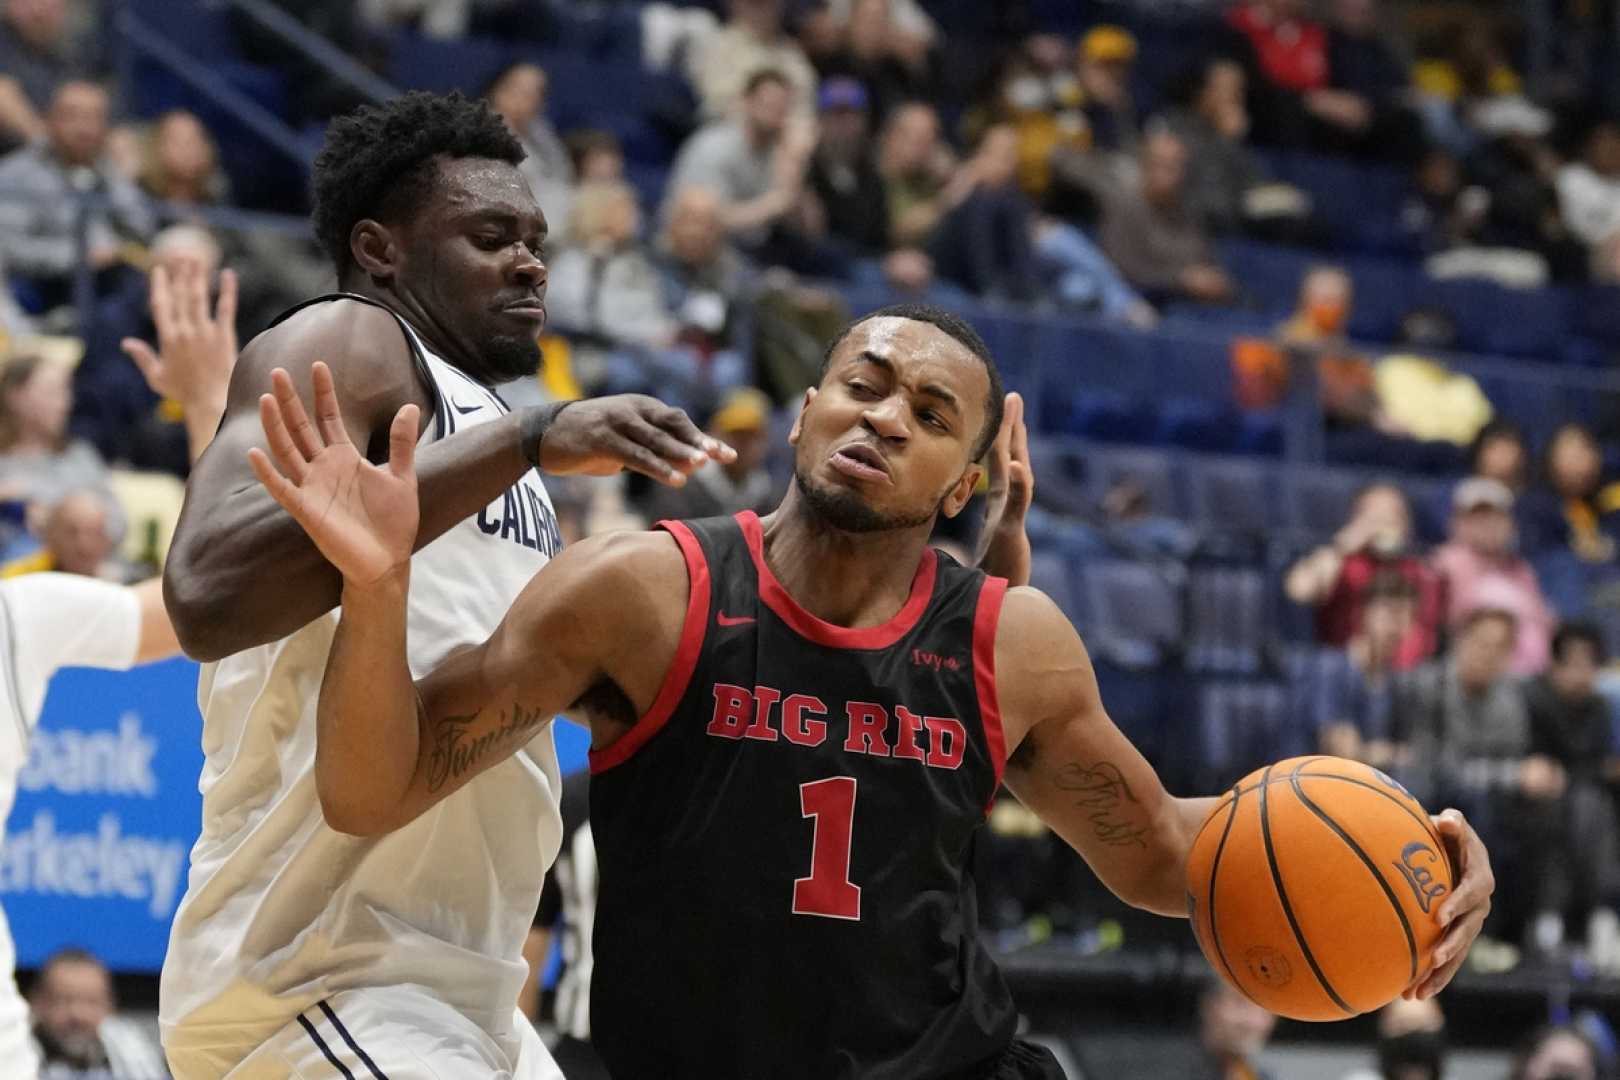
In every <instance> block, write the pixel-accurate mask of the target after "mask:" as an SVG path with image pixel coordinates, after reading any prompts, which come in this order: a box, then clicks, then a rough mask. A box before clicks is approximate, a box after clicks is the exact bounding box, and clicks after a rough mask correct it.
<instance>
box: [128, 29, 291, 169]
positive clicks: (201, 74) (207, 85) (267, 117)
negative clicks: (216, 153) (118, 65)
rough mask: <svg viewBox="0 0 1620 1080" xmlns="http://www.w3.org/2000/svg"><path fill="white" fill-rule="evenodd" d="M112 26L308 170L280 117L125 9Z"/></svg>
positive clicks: (137, 47) (140, 50)
mask: <svg viewBox="0 0 1620 1080" xmlns="http://www.w3.org/2000/svg"><path fill="white" fill-rule="evenodd" d="M115 25H116V26H117V28H118V33H119V34H120V36H122V37H123V39H124V41H125V42H127V43H128V45H129V46H130V47H131V48H133V49H135V50H136V51H138V52H140V53H142V54H144V55H146V56H149V57H151V58H152V59H153V60H155V61H157V62H158V63H160V64H162V65H163V66H164V67H165V68H167V69H168V70H169V71H171V72H172V73H173V74H174V75H175V76H176V77H177V78H179V79H180V80H181V81H183V82H184V83H186V84H187V85H188V86H190V87H191V88H192V89H194V90H196V91H198V92H199V93H201V94H203V95H204V96H206V97H208V98H210V99H212V100H213V101H214V102H216V103H217V104H218V105H219V106H220V107H222V108H224V109H225V110H227V111H228V112H230V113H231V114H233V115H234V116H235V117H236V119H238V120H240V121H241V122H242V124H243V125H244V126H245V127H247V128H248V129H249V130H250V131H252V132H253V134H255V135H257V136H258V137H259V138H261V139H263V140H264V141H265V142H267V143H269V144H270V145H271V146H273V147H275V148H276V149H277V150H279V151H280V152H281V153H283V154H285V155H286V156H287V157H288V158H290V159H292V160H293V161H295V162H297V163H298V164H299V165H300V166H302V167H305V168H308V166H309V164H310V161H311V160H312V159H313V156H314V155H313V154H312V153H311V152H310V149H309V147H308V145H307V144H306V143H305V142H304V141H303V140H301V139H300V138H299V137H298V133H297V132H295V131H294V130H293V129H292V128H291V127H289V126H288V125H287V124H286V123H285V122H284V121H283V120H282V119H281V118H280V117H278V116H276V115H275V114H274V113H272V112H271V111H270V110H269V109H266V108H265V107H264V106H263V105H260V104H259V103H258V102H257V101H254V100H253V99H252V98H250V97H248V96H247V95H246V94H244V93H242V91H240V90H238V89H237V88H236V87H234V86H232V85H231V84H230V83H228V82H226V81H225V80H224V79H222V78H220V76H218V75H216V74H214V72H212V71H210V70H209V69H208V67H207V66H206V65H204V64H202V63H200V62H199V61H198V60H197V58H196V57H193V56H191V55H189V54H188V53H186V52H185V51H184V50H182V49H180V48H177V47H176V46H175V45H174V44H173V43H172V42H170V41H169V40H168V39H167V38H165V37H164V36H163V35H162V34H159V33H158V32H157V31H156V30H154V29H152V27H150V26H149V25H147V24H146V22H145V21H143V20H142V19H141V18H140V17H139V16H138V15H136V14H135V13H134V12H132V11H130V10H128V9H127V8H126V9H124V10H121V11H120V12H119V13H118V17H117V20H116V24H115Z"/></svg>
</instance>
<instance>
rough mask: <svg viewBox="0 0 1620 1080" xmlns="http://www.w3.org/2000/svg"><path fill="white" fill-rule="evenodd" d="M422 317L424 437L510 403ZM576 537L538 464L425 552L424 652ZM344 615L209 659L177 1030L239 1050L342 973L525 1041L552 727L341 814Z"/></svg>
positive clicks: (554, 826) (549, 798) (495, 610)
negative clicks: (453, 355) (516, 746)
mask: <svg viewBox="0 0 1620 1080" xmlns="http://www.w3.org/2000/svg"><path fill="white" fill-rule="evenodd" d="M401 326H405V324H404V323H403V322H402V323H401ZM406 332H407V335H408V336H409V337H410V339H411V344H412V348H413V351H414V352H416V354H417V363H418V365H419V367H420V368H421V369H422V371H423V375H424V377H425V378H427V379H429V380H430V381H431V386H432V390H433V395H434V397H435V410H434V411H435V417H434V423H433V424H431V425H428V426H427V427H428V433H427V434H425V435H424V436H423V442H424V443H426V442H428V441H431V440H432V439H435V438H440V437H443V436H444V435H448V434H453V433H454V432H456V431H458V430H462V429H465V428H468V427H472V426H474V425H477V424H482V423H485V422H487V421H490V420H493V419H495V418H497V417H499V416H501V415H502V414H504V413H505V412H506V411H507V409H506V407H505V405H504V404H503V403H502V402H501V400H500V398H499V397H498V396H497V395H496V394H494V393H493V392H491V391H490V390H489V389H487V388H485V387H484V386H482V385H480V384H478V383H477V382H475V381H473V380H472V379H470V378H468V377H467V376H466V375H463V374H462V373H461V372H460V371H458V370H456V369H455V368H453V367H451V366H450V365H449V364H448V363H446V362H445V361H443V360H441V359H439V358H438V357H437V356H434V355H433V354H431V353H429V352H428V351H427V350H426V349H425V348H423V347H422V343H421V341H420V339H419V338H418V337H417V336H416V334H415V333H414V331H411V330H410V328H409V327H406ZM560 545H561V536H560V534H559V532H558V529H557V523H556V516H555V514H554V513H553V511H552V507H551V501H550V499H549V497H548V496H547V494H546V489H545V487H544V486H543V485H542V484H541V482H540V478H539V475H538V474H537V473H535V472H533V471H531V472H529V473H527V474H525V475H524V477H523V479H522V480H520V481H519V482H518V483H516V484H514V485H513V486H512V487H511V488H510V489H508V490H507V492H506V493H505V494H504V495H502V496H501V497H500V498H499V499H496V500H495V501H494V502H492V503H490V504H489V506H487V507H486V508H485V509H484V510H483V511H481V512H480V513H479V514H477V515H476V516H475V517H472V518H469V519H468V520H466V521H463V522H461V523H460V524H458V525H456V526H455V527H453V528H452V529H450V530H449V531H448V532H446V533H445V534H444V535H442V536H440V537H439V538H438V539H436V540H434V541H433V542H432V543H430V544H428V545H427V546H426V547H424V548H422V549H421V550H420V551H418V552H417V553H416V555H415V556H414V557H413V558H412V560H411V591H410V603H409V623H408V625H409V641H410V666H411V671H412V672H413V673H414V674H415V675H417V676H418V677H420V676H422V675H423V674H426V673H427V672H428V671H429V670H430V669H431V668H432V667H433V666H434V665H435V664H437V663H438V662H439V661H440V660H442V659H443V658H444V656H445V655H446V654H447V653H449V652H451V651H453V650H454V649H456V648H459V647H461V646H464V645H468V644H474V643H478V642H482V641H483V640H485V639H486V638H487V637H488V636H489V635H490V633H491V632H492V631H493V630H494V629H495V627H496V625H497V624H498V623H499V622H500V620H501V618H502V617H503V616H504V615H505V614H506V612H507V609H508V608H509V607H510V606H511V604H512V602H513V600H515V599H516V597H517V595H518V593H519V591H520V590H521V589H522V588H523V586H524V585H525V584H526V583H527V582H528V581H529V579H530V578H532V577H533V576H534V575H535V573H536V572H538V571H539V570H540V568H541V567H542V566H544V565H545V563H546V561H547V559H549V558H550V557H551V555H553V554H554V553H555V552H556V551H557V549H558V547H559V546H560ZM337 618H338V617H337V613H336V612H333V613H331V614H330V615H327V616H324V617H322V618H319V619H316V620H315V621H314V622H312V623H310V624H309V625H307V626H305V627H303V628H302V629H300V630H298V631H297V632H296V633H293V634H292V635H290V636H288V637H286V638H283V639H282V640H280V641H276V642H272V643H271V644H268V645H263V646H260V647H258V648H253V649H249V650H247V651H245V652H241V653H238V654H236V655H234V656H230V657H227V658H226V659H224V660H221V661H219V662H218V663H215V664H209V665H205V666H204V667H203V669H202V676H201V680H200V683H199V687H198V697H199V702H200V707H201V710H202V714H203V751H204V753H205V755H206V762H205V764H204V766H203V773H202V779H201V781H200V786H201V790H202V795H203V820H202V834H201V836H200V837H199V838H198V840H197V844H196V846H195V847H194V848H193V849H192V852H191V872H190V876H189V878H188V880H187V889H186V895H185V898H184V900H183V901H182V902H181V904H180V908H179V911H178V912H177V913H176V915H175V919H174V926H173V929H172V931H171V933H170V938H169V952H168V958H167V960H166V962H165V964H164V967H163V979H162V989H161V1003H160V1011H159V1020H160V1025H161V1027H162V1031H163V1041H164V1045H165V1046H168V1047H171V1048H175V1049H195V1050H202V1049H210V1050H220V1051H223V1052H226V1054H227V1057H229V1058H230V1059H231V1060H239V1056H246V1054H247V1053H248V1052H249V1051H251V1050H252V1048H253V1047H254V1046H256V1045H258V1044H259V1043H260V1042H263V1041H264V1040H266V1039H268V1038H269V1037H270V1036H271V1035H272V1034H274V1033H275V1032H276V1031H277V1030H278V1029H280V1028H281V1027H283V1026H284V1025H286V1024H288V1023H289V1022H291V1021H293V1020H294V1018H295V1017H297V1016H298V1014H299V1013H300V1012H302V1011H303V1010H305V1009H307V1008H310V1007H311V1006H313V1005H314V1004H315V1003H316V1002H318V1001H320V1000H322V999H324V998H326V997H328V996H329V995H331V994H334V993H336V992H338V991H341V990H350V989H356V988H363V987H370V986H415V987H418V988H421V989H423V990H425V991H426V992H428V993H429V994H431V995H432V996H433V997H436V998H438V999H440V1000H442V1001H444V1002H445V1003H447V1004H449V1005H450V1006H452V1007H454V1008H455V1009H456V1010H457V1011H459V1012H461V1013H462V1014H463V1015H465V1016H466V1017H468V1018H469V1019H471V1020H472V1021H473V1022H474V1023H476V1024H478V1025H479V1026H480V1027H481V1028H483V1029H484V1030H485V1031H487V1032H488V1033H489V1034H490V1035H491V1036H492V1037H493V1038H495V1039H496V1041H497V1042H498V1043H499V1044H500V1045H502V1046H503V1047H509V1048H511V1052H512V1054H513V1055H514V1056H515V1054H516V1047H517V1039H516V1035H515V1034H514V1033H513V1028H512V1024H513V1013H514V1006H515V1003H516V1001H517V995H518V990H519V987H520V986H521V985H522V983H523V979H524V975H525V973H526V966H525V964H524V962H523V958H522V946H523V941H524V938H525V935H526V934H527V932H528V929H529V927H530V925H531V923H532V921H533V918H534V913H535V907H536V903H537V901H538V899H539V896H540V886H541V883H542V880H543V878H544V874H545V870H546V868H547V867H548V866H549V865H550V864H551V861H552V859H553V858H554V857H555V856H556V854H557V849H558V846H559V844H560V842H561V834H562V823H561V819H560V816H559V813H558V797H559V793H560V791H561V785H560V781H559V778H558V771H557V756H556V750H555V748H554V745H553V742H552V732H551V728H550V726H549V725H548V726H547V727H546V728H544V729H543V730H542V731H541V733H540V734H538V735H536V736H535V737H534V738H533V739H532V740H531V741H530V742H529V744H528V745H527V746H526V747H525V748H524V749H523V750H522V751H521V752H519V753H517V754H515V755H513V756H512V757H509V758H507V759H506V760H505V761H503V762H501V763H500V764H499V765H497V766H495V767H494V768H492V769H490V770H488V771H487V772H485V773H483V774H481V775H480V776H478V777H476V778H475V779H474V780H473V781H472V782H471V783H469V784H467V785H466V786H465V787H463V788H462V789H461V790H459V791H457V792H456V793H455V794H453V795H451V796H450V797H449V798H447V799H445V800H444V801H442V802H440V803H439V804H438V805H436V806H434V807H433V808H432V809H431V810H429V811H427V812H426V813H425V814H423V815H422V816H421V817H419V818H417V819H416V820H415V821H413V822H411V823H410V824H409V825H407V826H405V827H404V828H402V829H400V830H398V831H396V832H393V833H390V834H388V835H387V836H383V837H379V838H372V839H361V838H356V837H352V836H346V835H344V834H341V833H337V832H334V831H333V830H332V829H330V828H328V827H327V825H326V823H325V821H324V820H323V818H322V815H321V808H320V802H319V799H318V797H317V795H316V791H315V774H314V765H315V712H316V702H317V700H318V697H319V693H320V686H321V678H322V674H323V672H324V671H325V668H326V657H327V652H328V650H329V648H330V647H331V643H332V636H333V632H334V630H335V629H336V627H337ZM236 1054H239V1056H234V1055H236Z"/></svg>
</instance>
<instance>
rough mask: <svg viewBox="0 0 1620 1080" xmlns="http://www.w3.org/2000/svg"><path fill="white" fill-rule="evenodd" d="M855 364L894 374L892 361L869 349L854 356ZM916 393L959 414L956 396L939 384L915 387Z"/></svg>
mask: <svg viewBox="0 0 1620 1080" xmlns="http://www.w3.org/2000/svg"><path fill="white" fill-rule="evenodd" d="M855 363H857V364H871V365H872V366H873V367H875V368H878V369H879V370H881V371H883V372H884V373H885V374H887V375H890V376H893V375H894V373H895V370H894V361H892V360H890V359H889V358H888V357H887V356H880V355H878V354H877V353H875V352H873V351H872V350H870V349H862V350H861V351H860V352H859V353H858V354H856V356H855ZM917 391H918V393H922V394H927V395H928V396H929V397H934V398H938V399H939V401H940V404H941V405H943V406H944V407H945V408H947V409H950V410H952V411H953V412H956V413H961V411H962V403H961V402H960V401H958V400H957V397H956V395H955V394H954V393H952V392H951V391H949V390H947V389H946V388H945V387H943V386H941V385H940V384H939V383H932V382H931V383H923V384H922V385H921V386H919V387H917Z"/></svg>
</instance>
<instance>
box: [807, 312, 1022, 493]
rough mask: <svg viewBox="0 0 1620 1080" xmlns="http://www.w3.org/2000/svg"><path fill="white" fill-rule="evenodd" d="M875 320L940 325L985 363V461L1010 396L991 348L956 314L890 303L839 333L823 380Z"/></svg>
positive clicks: (978, 452) (824, 363)
mask: <svg viewBox="0 0 1620 1080" xmlns="http://www.w3.org/2000/svg"><path fill="white" fill-rule="evenodd" d="M873 319H912V320H914V321H916V322H925V323H927V324H928V325H930V326H936V327H938V328H939V329H940V330H943V331H944V332H945V333H946V334H947V335H949V336H950V337H951V338H952V339H954V340H955V341H957V342H958V343H960V344H961V345H963V346H964V347H966V348H967V350H968V352H970V353H972V354H973V355H974V356H976V357H978V358H979V359H980V360H981V361H983V362H984V370H985V372H986V373H987V374H988V375H989V376H990V393H989V396H988V397H987V398H986V399H985V403H984V426H983V427H982V428H980V429H979V437H978V439H977V440H975V441H974V444H973V460H974V461H977V460H979V459H980V458H982V457H983V456H984V452H985V451H986V450H988V449H990V444H991V443H992V442H994V441H995V438H996V432H998V431H1000V430H1001V415H1002V413H1003V412H1004V411H1005V408H1006V397H1007V393H1006V391H1005V390H1004V389H1003V388H1002V385H1001V371H1000V370H999V369H998V368H997V367H996V359H995V357H993V356H991V355H990V346H989V345H986V344H985V342H984V338H982V337H980V336H979V332H978V331H977V330H975V329H973V327H972V325H971V324H969V323H968V321H967V320H966V319H964V318H962V317H961V316H959V315H953V314H952V313H951V312H949V311H946V310H945V309H944V308H942V307H936V306H935V305H933V304H917V303H911V304H890V305H889V306H888V307H884V308H879V309H878V310H876V311H874V312H871V313H869V314H866V315H862V316H861V317H860V318H858V319H855V320H854V321H852V322H850V323H849V324H848V325H846V326H845V327H844V328H843V329H842V330H840V331H838V333H837V334H835V335H834V336H833V339H832V340H831V341H830V342H828V343H827V351H826V352H824V353H822V355H821V378H822V379H823V380H825V379H826V378H827V369H828V368H829V367H830V366H831V365H832V357H833V353H834V352H836V351H837V350H838V346H840V345H842V344H843V343H844V339H845V338H847V337H849V335H850V334H852V333H854V332H855V329H856V327H858V326H860V325H861V324H862V323H866V322H870V321H871V320H873Z"/></svg>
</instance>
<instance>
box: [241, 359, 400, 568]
mask: <svg viewBox="0 0 1620 1080" xmlns="http://www.w3.org/2000/svg"><path fill="white" fill-rule="evenodd" d="M313 378H314V381H315V423H314V424H311V423H310V422H309V414H308V413H306V412H305V411H304V403H303V402H302V401H300V400H299V399H298V391H297V390H295V389H294V388H293V384H292V379H291V378H290V377H289V376H288V375H287V372H286V371H285V370H284V369H283V368H276V369H275V370H274V371H272V372H271V373H270V383H271V386H272V388H273V389H274V391H275V392H274V393H271V394H265V395H263V396H262V397H260V398H259V420H260V422H261V423H262V424H263V425H264V434H265V438H266V439H267V440H268V442H269V446H270V453H269V454H266V453H265V452H264V451H263V450H260V449H259V448H257V447H254V448H253V449H251V450H249V451H248V460H249V461H250V462H251V463H252V465H253V472H254V475H256V476H258V478H259V481H260V482H261V483H262V484H264V486H265V487H266V488H268V489H269V491H270V494H271V495H273V496H274V497H275V500H276V502H278V503H280V504H281V505H282V506H283V507H284V508H286V511H287V513H289V514H291V515H292V516H293V520H295V521H297V522H298V524H300V525H302V526H303V527H304V531H305V532H307V533H309V536H310V539H311V540H314V541H315V546H316V547H318V548H320V551H321V554H322V555H325V556H326V558H327V561H329V562H330V563H331V564H332V565H333V566H336V567H337V568H338V569H339V570H340V571H342V573H343V577H344V580H345V583H346V584H349V585H358V586H361V587H365V586H370V585H375V584H377V583H379V582H381V581H383V580H384V579H386V578H389V577H390V576H392V575H393V574H395V573H396V572H397V571H398V570H399V568H401V567H403V566H406V565H408V564H409V562H410V558H411V550H412V548H413V547H414V546H415V544H416V526H417V520H418V514H419V509H418V505H417V500H416V439H417V435H418V432H419V430H420V427H419V423H418V419H417V413H418V411H419V410H418V409H417V407H416V406H415V405H406V406H404V407H403V408H401V409H400V410H399V412H398V413H396V414H395V415H394V422H393V425H392V426H391V427H390V428H389V429H388V464H386V465H381V466H379V465H373V464H372V463H371V462H369V461H367V460H366V459H365V456H364V455H362V454H361V453H360V451H359V450H357V449H356V448H355V445H354V444H353V443H352V442H350V441H349V433H348V431H347V430H346V429H345V428H344V426H343V417H342V414H341V413H340V412H339V410H338V400H337V391H336V390H335V389H334V388H333V385H332V370H331V369H330V368H328V367H327V366H326V365H325V364H323V363H320V362H318V361H317V362H316V364H315V366H314V372H313Z"/></svg>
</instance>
